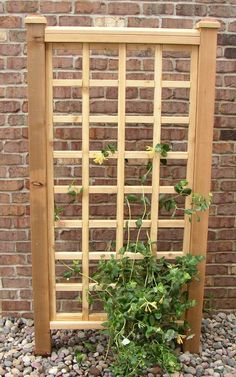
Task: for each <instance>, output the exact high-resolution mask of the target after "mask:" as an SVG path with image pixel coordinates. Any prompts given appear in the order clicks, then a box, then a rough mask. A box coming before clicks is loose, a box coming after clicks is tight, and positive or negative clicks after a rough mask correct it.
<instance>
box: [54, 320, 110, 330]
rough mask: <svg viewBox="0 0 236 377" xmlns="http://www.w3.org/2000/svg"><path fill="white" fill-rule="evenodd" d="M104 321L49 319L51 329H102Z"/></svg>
mask: <svg viewBox="0 0 236 377" xmlns="http://www.w3.org/2000/svg"><path fill="white" fill-rule="evenodd" d="M103 322H104V321H77V320H75V321H69V320H67V321H50V329H51V330H59V329H61V330H63V329H65V330H73V329H74V330H76V329H78V330H79V329H82V330H89V329H98V330H99V329H103V326H102V323H103Z"/></svg>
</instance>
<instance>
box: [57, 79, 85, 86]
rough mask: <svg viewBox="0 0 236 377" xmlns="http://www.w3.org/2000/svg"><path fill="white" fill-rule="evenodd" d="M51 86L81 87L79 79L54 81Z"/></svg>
mask: <svg viewBox="0 0 236 377" xmlns="http://www.w3.org/2000/svg"><path fill="white" fill-rule="evenodd" d="M52 85H53V86H82V80H81V79H54V80H52Z"/></svg>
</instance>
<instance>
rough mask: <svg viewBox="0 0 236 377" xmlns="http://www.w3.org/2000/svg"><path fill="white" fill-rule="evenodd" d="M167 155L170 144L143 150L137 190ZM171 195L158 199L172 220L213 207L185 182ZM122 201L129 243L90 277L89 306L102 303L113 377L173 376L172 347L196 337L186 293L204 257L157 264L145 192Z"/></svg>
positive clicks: (73, 269) (73, 272) (70, 269)
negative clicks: (152, 371) (135, 209)
mask: <svg viewBox="0 0 236 377" xmlns="http://www.w3.org/2000/svg"><path fill="white" fill-rule="evenodd" d="M169 151H170V146H169V145H168V144H157V145H156V146H155V147H150V146H147V152H148V154H149V158H150V159H149V162H148V164H147V166H146V172H145V173H144V174H143V175H142V176H141V177H140V181H141V185H144V184H145V182H146V181H147V179H148V177H149V176H150V175H151V173H152V168H153V164H152V160H153V158H154V156H155V154H157V155H158V156H159V157H160V162H161V163H162V164H164V165H165V164H166V161H167V160H166V157H167V155H168V152H169ZM114 153H116V146H115V145H114V144H108V145H107V146H106V147H105V148H104V149H103V150H101V151H100V152H98V153H96V155H95V156H94V162H95V163H96V164H103V163H104V161H106V160H107V159H109V157H110V156H111V155H112V154H114ZM75 187H76V186H75V182H74V181H73V182H72V184H71V185H70V186H69V188H68V194H69V195H70V196H71V197H72V200H73V201H74V200H76V197H77V195H78V194H80V193H82V189H81V190H80V191H79V192H78V190H76V189H75ZM174 191H175V194H174V196H168V195H161V196H160V199H159V207H160V208H161V209H162V208H163V209H165V210H166V211H168V212H169V213H170V214H171V216H172V217H175V216H176V214H177V213H182V214H184V215H186V216H188V218H189V221H192V219H193V217H194V216H195V217H196V219H197V221H199V220H200V216H199V213H200V212H203V211H206V210H207V209H208V208H209V206H210V204H211V199H212V198H211V194H209V195H208V196H207V197H204V196H202V195H200V194H197V193H193V192H192V189H191V188H190V187H188V182H187V180H180V181H179V182H178V183H177V184H175V186H174ZM180 197H183V198H186V197H189V198H190V200H189V203H190V205H189V207H188V208H185V207H183V208H182V207H180V206H179V204H178V199H179V198H180ZM124 201H125V205H126V206H127V209H128V219H127V220H126V231H127V240H126V242H125V243H124V245H123V247H122V248H121V249H120V250H119V256H118V258H115V257H111V258H110V259H109V260H104V259H101V261H100V262H99V265H98V269H97V271H96V273H95V274H94V276H93V277H92V278H91V280H92V282H94V283H95V290H94V292H93V298H92V296H91V297H90V303H92V301H93V300H94V299H96V298H97V299H99V300H101V301H102V303H103V307H104V310H105V312H106V313H107V321H106V322H105V323H104V326H105V327H106V330H105V331H106V332H107V333H108V335H109V339H110V340H109V347H111V348H112V349H113V351H114V355H115V361H114V363H113V365H112V371H113V374H114V376H116V377H128V376H130V377H132V376H133V377H134V376H141V375H144V374H145V373H146V372H147V370H148V369H149V368H151V367H154V366H156V365H158V366H159V367H160V368H162V370H163V371H164V372H170V373H171V372H174V371H176V370H179V368H180V366H179V363H178V360H177V356H176V354H175V349H176V346H181V344H182V343H183V342H184V340H186V339H190V338H191V337H193V336H194V334H192V333H191V329H190V328H189V325H188V323H187V322H186V321H185V320H184V319H183V318H184V313H185V311H186V310H187V309H189V308H191V307H193V306H194V305H196V302H195V301H194V300H190V299H189V298H188V289H187V288H188V284H189V283H190V282H191V281H192V280H193V279H197V275H198V273H197V265H198V263H200V262H201V261H202V259H203V258H202V257H201V256H193V255H190V254H187V255H185V256H180V257H177V258H176V259H175V261H168V260H167V259H165V258H161V259H157V258H156V254H155V249H154V248H153V244H154V243H156V240H151V239H150V236H149V232H148V231H147V230H146V239H145V240H143V239H142V240H141V230H143V221H144V220H146V219H150V213H151V212H150V206H151V204H150V201H149V198H148V197H147V196H146V195H145V192H144V190H143V191H142V193H141V194H140V195H134V194H130V195H126V196H125V200H124ZM131 203H137V204H138V205H139V206H141V208H142V210H141V213H140V215H139V216H138V217H137V219H136V221H135V225H136V233H137V236H136V240H135V241H132V240H131V236H130V226H129V223H130V220H131V217H132V213H131V212H132V210H131ZM62 211H63V209H62V208H61V207H56V206H55V220H56V221H58V220H59V219H60V214H61V213H62ZM137 256H138V259H137V258H136V257H137ZM82 275H83V273H82V272H81V269H80V265H79V262H78V261H73V264H72V266H67V270H66V271H65V273H64V277H65V278H66V279H70V278H72V277H78V276H82ZM98 287H99V289H97V288H98ZM88 295H89V292H88Z"/></svg>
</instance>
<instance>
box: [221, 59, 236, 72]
mask: <svg viewBox="0 0 236 377" xmlns="http://www.w3.org/2000/svg"><path fill="white" fill-rule="evenodd" d="M235 70H236V61H232V60H218V61H217V63H216V71H217V72H220V73H228V72H232V73H234V72H235Z"/></svg>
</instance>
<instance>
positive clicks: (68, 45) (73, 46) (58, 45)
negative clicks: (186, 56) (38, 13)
mask: <svg viewBox="0 0 236 377" xmlns="http://www.w3.org/2000/svg"><path fill="white" fill-rule="evenodd" d="M52 46H53V49H59V50H68V49H69V50H77V51H78V54H79V53H80V54H81V53H82V43H78V42H77V43H74V42H54V43H53V45H52ZM117 47H118V46H117V43H112V42H110V43H100V44H99V45H98V44H97V43H90V50H91V51H92V50H98V49H99V50H104V49H108V48H110V49H113V50H116V49H117ZM139 47H140V44H139V43H130V44H128V45H127V51H134V50H135V51H136V50H137V49H138V48H139ZM148 48H149V50H150V51H154V49H155V45H154V44H149V45H148ZM191 50H192V46H191V45H190V46H188V45H183V46H182V45H176V44H173V45H171V44H167V45H165V44H164V45H163V51H168V52H169V51H170V52H191Z"/></svg>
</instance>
